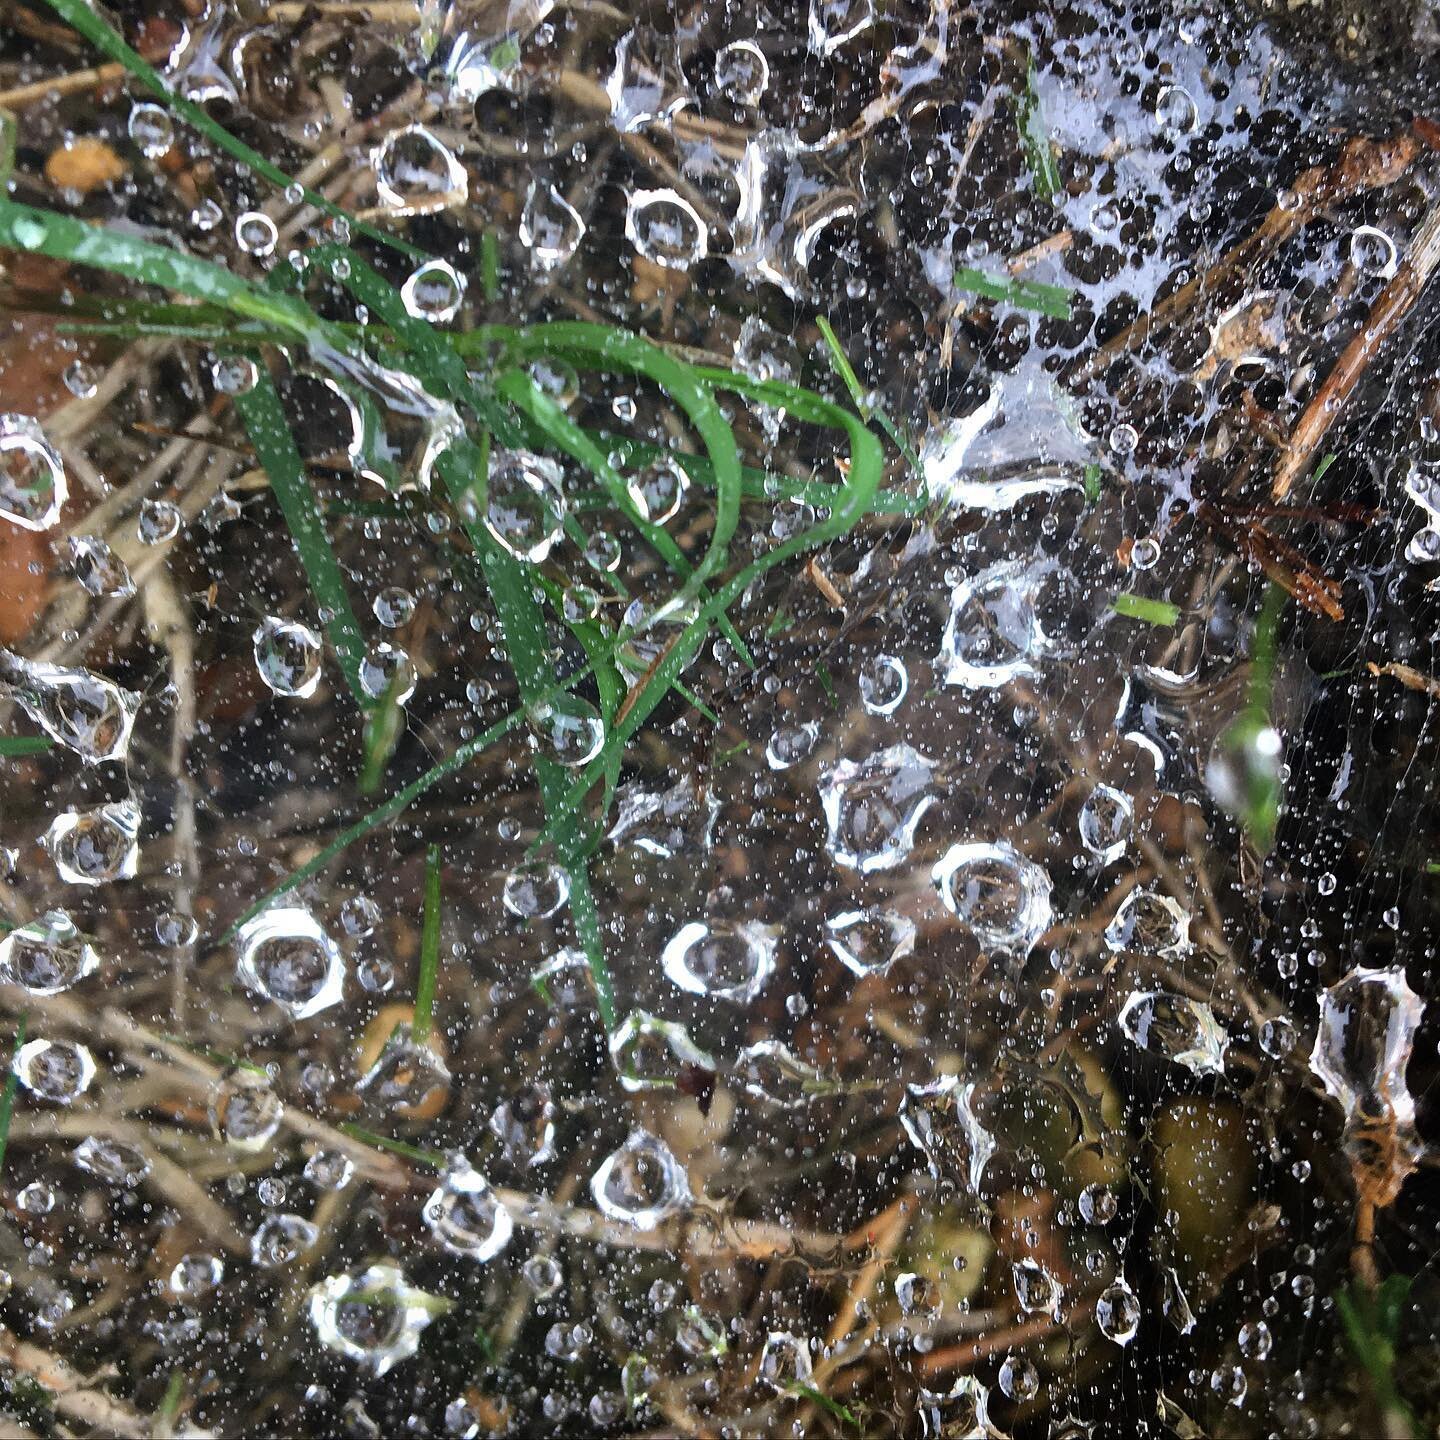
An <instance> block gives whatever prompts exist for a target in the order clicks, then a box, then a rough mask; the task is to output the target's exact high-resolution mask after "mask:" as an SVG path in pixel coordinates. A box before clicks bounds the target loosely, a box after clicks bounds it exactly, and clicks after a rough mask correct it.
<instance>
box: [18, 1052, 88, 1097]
mask: <svg viewBox="0 0 1440 1440" xmlns="http://www.w3.org/2000/svg"><path fill="white" fill-rule="evenodd" d="M95 1071H96V1066H95V1057H94V1056H93V1055H92V1054H91V1053H90V1051H89V1049H88V1048H87V1047H86V1046H84V1045H81V1044H80V1043H79V1042H78V1041H72V1040H30V1041H27V1042H26V1043H25V1044H24V1045H22V1046H21V1047H20V1052H19V1054H18V1055H16V1057H15V1073H16V1075H18V1076H19V1078H20V1083H21V1084H22V1085H23V1086H24V1087H25V1088H26V1089H27V1090H29V1091H30V1092H31V1093H32V1094H35V1095H38V1096H39V1097H40V1098H41V1099H42V1100H52V1101H54V1102H55V1103H56V1104H57V1105H68V1104H69V1103H70V1102H71V1101H72V1100H74V1099H76V1098H77V1097H78V1096H80V1095H83V1094H84V1093H85V1091H87V1090H88V1089H89V1088H90V1082H91V1081H92V1080H93V1079H94V1078H95Z"/></svg>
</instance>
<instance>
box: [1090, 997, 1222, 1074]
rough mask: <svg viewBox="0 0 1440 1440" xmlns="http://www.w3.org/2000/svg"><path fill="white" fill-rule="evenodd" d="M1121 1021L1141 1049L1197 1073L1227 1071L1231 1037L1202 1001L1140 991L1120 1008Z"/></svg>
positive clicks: (1119, 1021) (1122, 1029)
mask: <svg viewBox="0 0 1440 1440" xmlns="http://www.w3.org/2000/svg"><path fill="white" fill-rule="evenodd" d="M1118 1023H1119V1026H1120V1029H1121V1031H1122V1032H1123V1033H1124V1034H1125V1036H1126V1037H1127V1038H1128V1039H1129V1040H1130V1042H1131V1043H1132V1044H1134V1045H1135V1046H1136V1047H1137V1048H1139V1049H1141V1050H1150V1051H1153V1052H1154V1053H1155V1054H1157V1055H1163V1056H1164V1057H1165V1058H1166V1059H1167V1060H1173V1061H1174V1062H1175V1063H1176V1064H1177V1065H1183V1066H1184V1067H1185V1068H1186V1069H1187V1070H1192V1071H1194V1073H1195V1074H1197V1075H1206V1074H1209V1075H1221V1074H1223V1073H1224V1071H1225V1051H1226V1048H1227V1047H1228V1045H1229V1043H1230V1037H1229V1036H1228V1035H1226V1033H1225V1030H1224V1028H1223V1027H1222V1026H1221V1024H1220V1022H1219V1021H1218V1020H1217V1019H1216V1018H1215V1012H1214V1011H1213V1010H1212V1009H1211V1008H1210V1007H1209V1006H1208V1005H1206V1004H1204V1003H1203V1002H1202V1001H1199V1000H1191V999H1189V998H1188V997H1187V996H1184V995H1169V994H1166V993H1165V992H1164V991H1159V990H1137V991H1136V992H1135V993H1134V994H1132V995H1131V996H1130V997H1129V998H1128V999H1127V1000H1126V1001H1125V1003H1124V1005H1122V1006H1121V1007H1120V1015H1119V1020H1118Z"/></svg>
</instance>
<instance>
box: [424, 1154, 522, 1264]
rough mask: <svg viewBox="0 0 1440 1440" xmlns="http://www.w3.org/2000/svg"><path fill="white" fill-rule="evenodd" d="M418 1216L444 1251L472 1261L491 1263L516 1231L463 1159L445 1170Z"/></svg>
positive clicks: (481, 1177)
mask: <svg viewBox="0 0 1440 1440" xmlns="http://www.w3.org/2000/svg"><path fill="white" fill-rule="evenodd" d="M420 1213H421V1216H422V1218H423V1219H424V1221H425V1223H426V1224H427V1225H428V1226H429V1227H430V1232H431V1234H433V1235H434V1236H435V1238H436V1239H437V1240H438V1241H439V1242H440V1243H441V1244H442V1245H443V1246H444V1247H445V1248H446V1249H447V1250H449V1251H450V1252H451V1253H452V1254H454V1255H468V1256H469V1257H470V1259H472V1260H493V1259H494V1258H495V1257H496V1256H497V1255H498V1254H499V1253H500V1252H501V1251H502V1250H503V1249H504V1248H505V1247H506V1246H507V1245H508V1244H509V1243H510V1236H511V1233H512V1232H513V1230H514V1228H515V1222H514V1220H512V1219H511V1217H510V1212H509V1211H508V1210H507V1209H506V1208H505V1207H504V1206H503V1205H502V1204H501V1203H500V1201H499V1200H497V1199H496V1198H495V1195H494V1193H493V1192H492V1191H491V1189H490V1185H489V1182H488V1181H487V1180H486V1179H485V1177H484V1176H483V1175H481V1174H480V1173H479V1171H477V1170H475V1169H472V1168H471V1166H470V1164H469V1162H468V1161H466V1160H465V1159H464V1158H463V1157H459V1158H457V1159H456V1160H455V1161H454V1162H453V1163H452V1164H451V1165H450V1166H449V1167H448V1168H447V1169H446V1171H445V1174H444V1175H443V1176H442V1177H441V1180H440V1184H439V1186H438V1187H437V1188H436V1189H435V1190H433V1191H432V1192H431V1194H430V1198H429V1199H428V1200H427V1201H426V1202H425V1206H424V1208H423V1209H422V1210H421V1212H420Z"/></svg>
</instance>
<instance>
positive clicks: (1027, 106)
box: [52, 0, 1062, 200]
mask: <svg viewBox="0 0 1440 1440" xmlns="http://www.w3.org/2000/svg"><path fill="white" fill-rule="evenodd" d="M52 3H53V0H52ZM1016 119H1017V121H1018V124H1019V129H1020V144H1021V147H1022V148H1023V149H1024V151H1025V163H1026V164H1027V165H1028V166H1029V168H1030V178H1031V180H1032V181H1033V182H1034V185H1035V190H1036V193H1037V194H1039V195H1043V196H1044V197H1045V199H1047V200H1053V199H1054V198H1055V196H1057V195H1058V194H1059V193H1060V191H1061V188H1062V187H1061V182H1060V167H1059V166H1058V165H1057V164H1056V163H1055V151H1054V149H1053V148H1052V147H1051V144H1050V131H1049V128H1048V127H1047V126H1046V124H1045V112H1044V110H1043V109H1042V108H1041V105H1040V87H1039V85H1038V84H1037V83H1036V76H1035V60H1034V57H1033V56H1031V57H1029V58H1028V59H1027V61H1026V69H1025V94H1024V95H1023V96H1022V97H1021V99H1020V103H1019V105H1018V107H1017V110H1016Z"/></svg>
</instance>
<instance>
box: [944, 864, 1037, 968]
mask: <svg viewBox="0 0 1440 1440" xmlns="http://www.w3.org/2000/svg"><path fill="white" fill-rule="evenodd" d="M932 877H933V879H934V881H935V884H936V885H937V886H939V889H940V898H941V899H942V900H944V902H945V905H946V907H947V908H948V909H949V910H950V911H951V912H952V913H953V914H955V915H956V916H958V917H959V918H960V919H961V920H962V921H964V923H965V924H966V925H967V926H969V928H970V931H971V933H972V934H973V935H974V936H975V938H976V940H978V941H979V942H980V945H981V947H982V948H983V949H985V950H1000V951H1004V952H1005V953H1006V954H1010V955H1015V956H1019V957H1022V958H1023V957H1024V956H1026V955H1028V954H1029V953H1030V951H1031V950H1032V949H1033V948H1034V946H1035V942H1036V941H1037V940H1039V938H1040V937H1041V935H1043V934H1044V933H1045V931H1046V929H1047V928H1048V927H1049V925H1050V917H1051V913H1052V911H1051V906H1050V876H1049V875H1048V874H1047V873H1046V872H1045V870H1044V869H1043V868H1042V867H1041V866H1039V865H1037V864H1035V862H1034V861H1033V860H1027V859H1026V858H1025V856H1023V855H1021V854H1020V852H1019V851H1018V850H1016V849H1015V847H1014V846H1013V845H1011V844H1010V843H1009V842H1008V841H1005V840H997V841H994V842H993V843H989V844H986V843H972V844H967V845H952V846H951V847H950V849H949V850H947V851H946V852H945V854H944V855H943V856H942V857H941V859H940V861H939V863H938V864H937V865H936V866H935V869H934V871H933V872H932Z"/></svg>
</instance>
